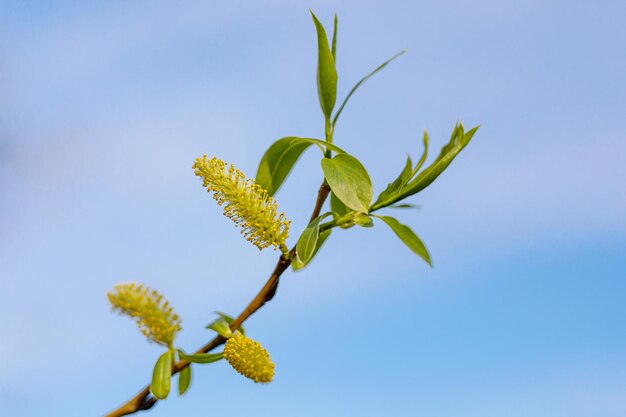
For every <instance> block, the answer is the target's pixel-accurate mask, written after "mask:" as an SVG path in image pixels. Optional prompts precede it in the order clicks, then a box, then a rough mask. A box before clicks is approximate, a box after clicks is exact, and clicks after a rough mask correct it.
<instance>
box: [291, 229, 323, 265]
mask: <svg viewBox="0 0 626 417" xmlns="http://www.w3.org/2000/svg"><path fill="white" fill-rule="evenodd" d="M330 232H331V229H328V230H324V231H322V232H320V234H319V237H318V238H317V242H316V244H315V249H314V250H313V255H311V257H310V258H309V262H308V263H311V261H312V260H313V259H314V258H315V255H317V252H318V251H319V250H320V248H321V247H322V245H323V244H324V242H326V239H328V236H330ZM306 265H307V264H305V263H303V262H302V261H301V260H300V259H298V257H296V258H295V259H294V260H293V261H292V262H291V267H292V269H293V270H294V271H299V270H300V269H302V268H304V267H305V266H306Z"/></svg>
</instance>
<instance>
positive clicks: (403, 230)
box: [373, 215, 433, 267]
mask: <svg viewBox="0 0 626 417" xmlns="http://www.w3.org/2000/svg"><path fill="white" fill-rule="evenodd" d="M373 216H374V217H378V218H379V219H381V220H382V221H384V222H385V223H386V224H387V226H389V227H390V228H391V230H393V232H394V233H395V234H396V236H398V237H399V238H400V240H401V241H402V242H404V244H405V245H407V246H408V247H409V249H411V250H412V251H413V253H415V254H416V255H417V256H419V257H420V258H422V259H423V260H425V261H426V263H428V265H430V266H431V267H432V266H433V264H432V262H431V260H430V254H429V253H428V249H426V246H425V245H424V242H422V240H421V239H420V238H419V237H418V236H417V235H416V234H415V233H414V232H413V230H411V229H410V228H409V227H408V226H405V225H403V224H402V223H400V222H399V221H398V220H396V219H395V218H393V217H389V216H376V215H373Z"/></svg>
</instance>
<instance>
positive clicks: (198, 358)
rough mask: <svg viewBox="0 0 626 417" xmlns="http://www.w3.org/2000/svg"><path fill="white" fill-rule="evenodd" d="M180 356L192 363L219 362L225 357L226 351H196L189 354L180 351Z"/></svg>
mask: <svg viewBox="0 0 626 417" xmlns="http://www.w3.org/2000/svg"><path fill="white" fill-rule="evenodd" d="M179 354H180V358H181V359H184V360H186V361H189V362H191V363H212V362H217V361H219V360H220V359H222V358H223V357H224V352H220V353H194V354H190V355H187V354H186V353H184V352H182V351H179Z"/></svg>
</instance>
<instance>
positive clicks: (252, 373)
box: [224, 332, 274, 382]
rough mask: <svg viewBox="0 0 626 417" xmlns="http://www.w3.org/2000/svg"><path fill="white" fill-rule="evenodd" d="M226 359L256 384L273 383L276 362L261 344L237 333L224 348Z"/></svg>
mask: <svg viewBox="0 0 626 417" xmlns="http://www.w3.org/2000/svg"><path fill="white" fill-rule="evenodd" d="M224 359H226V361H227V362H228V363H229V364H230V366H232V367H233V368H234V369H235V371H237V372H239V373H240V374H241V375H243V376H245V377H247V378H250V379H252V380H253V381H254V382H271V381H272V379H273V378H274V362H272V359H271V358H270V355H269V353H267V350H265V349H263V346H261V344H260V343H259V342H255V341H254V340H252V339H250V338H249V337H247V336H244V335H242V334H241V333H239V332H237V333H235V335H234V336H233V337H231V338H230V339H228V341H227V342H226V345H225V346H224Z"/></svg>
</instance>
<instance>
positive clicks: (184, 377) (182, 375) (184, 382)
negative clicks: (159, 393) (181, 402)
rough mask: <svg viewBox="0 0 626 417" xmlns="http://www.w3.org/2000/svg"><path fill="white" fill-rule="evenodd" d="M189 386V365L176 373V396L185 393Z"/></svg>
mask: <svg viewBox="0 0 626 417" xmlns="http://www.w3.org/2000/svg"><path fill="white" fill-rule="evenodd" d="M189 384H191V365H189V366H188V367H186V368H183V369H181V370H180V372H179V373H178V395H183V394H184V393H185V392H187V389H188V388H189Z"/></svg>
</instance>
